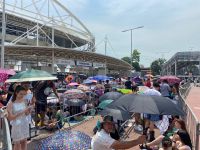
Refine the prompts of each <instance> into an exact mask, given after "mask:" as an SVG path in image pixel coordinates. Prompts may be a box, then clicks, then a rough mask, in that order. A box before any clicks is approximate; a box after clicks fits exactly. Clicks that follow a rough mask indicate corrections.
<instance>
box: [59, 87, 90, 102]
mask: <svg viewBox="0 0 200 150" xmlns="http://www.w3.org/2000/svg"><path fill="white" fill-rule="evenodd" d="M85 96H86V94H85V93H84V92H83V91H81V90H78V89H71V90H67V91H66V92H64V93H63V94H62V95H61V96H60V99H61V101H63V100H64V99H82V98H84V97H85Z"/></svg>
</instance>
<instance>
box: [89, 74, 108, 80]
mask: <svg viewBox="0 0 200 150" xmlns="http://www.w3.org/2000/svg"><path fill="white" fill-rule="evenodd" d="M93 80H97V81H99V80H102V81H105V80H110V79H109V77H108V76H104V75H97V76H94V77H93Z"/></svg>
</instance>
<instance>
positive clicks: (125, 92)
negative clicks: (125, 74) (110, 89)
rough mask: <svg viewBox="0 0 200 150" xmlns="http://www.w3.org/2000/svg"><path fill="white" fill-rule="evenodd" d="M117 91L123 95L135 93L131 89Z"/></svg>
mask: <svg viewBox="0 0 200 150" xmlns="http://www.w3.org/2000/svg"><path fill="white" fill-rule="evenodd" d="M117 91H119V92H121V93H123V94H131V93H132V92H133V91H132V90H129V89H117Z"/></svg>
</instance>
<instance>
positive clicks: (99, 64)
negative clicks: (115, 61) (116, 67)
mask: <svg viewBox="0 0 200 150" xmlns="http://www.w3.org/2000/svg"><path fill="white" fill-rule="evenodd" d="M104 66H105V64H102V63H97V62H93V67H95V68H104Z"/></svg>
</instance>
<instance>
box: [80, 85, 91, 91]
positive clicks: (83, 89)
mask: <svg viewBox="0 0 200 150" xmlns="http://www.w3.org/2000/svg"><path fill="white" fill-rule="evenodd" d="M77 89H78V90H82V91H90V88H89V87H88V86H86V85H82V84H80V85H79V86H78V87H77Z"/></svg>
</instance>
